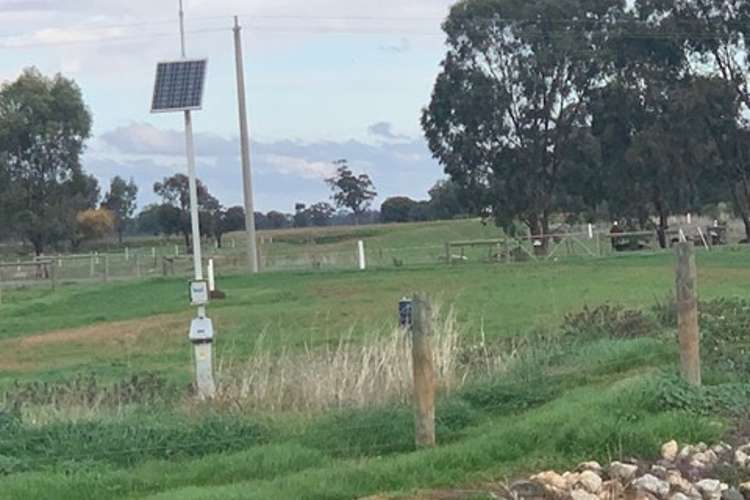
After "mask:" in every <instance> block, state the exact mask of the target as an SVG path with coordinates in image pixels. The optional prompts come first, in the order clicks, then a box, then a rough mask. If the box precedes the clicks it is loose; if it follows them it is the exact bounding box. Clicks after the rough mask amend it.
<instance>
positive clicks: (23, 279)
mask: <svg viewBox="0 0 750 500" xmlns="http://www.w3.org/2000/svg"><path fill="white" fill-rule="evenodd" d="M673 227H676V229H672V230H669V231H666V232H664V234H661V235H660V233H659V231H656V230H652V231H631V232H625V231H620V230H619V229H616V230H615V229H613V228H608V229H603V228H602V227H601V226H599V227H596V226H589V227H588V228H587V227H586V226H578V227H576V228H572V230H571V231H570V232H557V233H554V234H549V235H540V236H531V235H528V236H520V237H507V236H502V237H499V238H497V239H478V240H451V241H445V242H444V243H439V242H435V241H431V242H428V243H425V244H422V245H420V244H415V245H408V244H406V245H404V244H401V245H397V244H393V243H392V242H381V241H379V240H378V239H377V238H374V239H369V238H368V237H367V236H368V235H366V234H364V235H362V236H361V238H362V240H363V251H364V252H363V254H362V255H360V253H359V241H360V240H359V239H358V236H357V235H356V234H355V235H346V236H345V238H343V239H339V240H337V238H336V237H332V236H331V235H330V234H328V233H326V232H321V233H320V234H318V235H304V236H302V235H299V236H292V237H290V236H288V235H285V236H283V237H279V238H276V239H274V238H273V237H269V236H265V235H264V236H262V237H260V238H259V241H258V262H259V266H260V269H261V271H263V272H289V271H297V272H299V271H335V270H356V269H363V268H365V269H394V268H401V267H414V266H424V265H438V264H458V263H469V262H484V263H512V262H524V261H533V262H545V261H558V260H561V259H568V258H579V259H580V258H601V257H610V256H614V255H628V254H632V253H634V252H646V253H648V252H660V251H663V249H662V243H666V246H667V247H670V246H671V245H672V244H673V243H674V242H676V241H679V240H680V239H681V238H686V239H689V240H692V241H693V242H695V244H696V246H698V247H705V248H706V249H709V250H712V249H715V248H719V247H722V246H726V245H731V244H734V243H737V242H740V241H742V237H743V235H744V232H742V231H741V228H738V227H736V225H731V224H730V225H727V226H717V225H714V224H713V223H712V222H711V221H703V220H701V221H696V223H693V224H680V225H677V226H673ZM243 243H244V241H243V240H242V239H240V238H235V237H229V238H226V239H225V241H224V245H223V247H221V248H220V247H219V246H218V245H217V244H216V243H215V242H208V241H207V242H206V243H205V246H206V250H205V251H204V255H205V258H204V266H207V264H208V261H209V260H213V261H214V265H215V268H216V270H217V272H218V273H220V274H231V273H236V272H240V271H242V270H243V269H246V268H247V266H248V264H247V254H246V253H244V246H243ZM192 266H193V260H192V256H191V255H190V254H189V250H188V248H187V247H186V246H185V245H184V243H182V244H180V243H177V244H172V243H169V244H162V245H159V246H151V247H149V246H142V247H137V248H127V247H126V248H120V249H118V250H109V251H106V252H102V253H98V252H91V253H88V254H80V255H67V254H66V255H46V256H40V257H33V258H28V257H27V258H15V259H8V258H5V259H4V260H3V259H0V288H3V287H18V286H33V285H40V286H48V287H52V288H54V287H56V286H58V285H60V284H66V283H84V284H85V283H97V282H107V281H117V280H128V279H131V280H132V279H139V278H149V277H158V276H177V277H184V278H186V279H188V278H189V276H190V275H191V273H192Z"/></svg>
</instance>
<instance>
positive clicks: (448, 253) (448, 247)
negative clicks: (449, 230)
mask: <svg viewBox="0 0 750 500" xmlns="http://www.w3.org/2000/svg"><path fill="white" fill-rule="evenodd" d="M445 263H446V264H448V265H451V264H453V258H452V256H451V244H450V242H446V243H445Z"/></svg>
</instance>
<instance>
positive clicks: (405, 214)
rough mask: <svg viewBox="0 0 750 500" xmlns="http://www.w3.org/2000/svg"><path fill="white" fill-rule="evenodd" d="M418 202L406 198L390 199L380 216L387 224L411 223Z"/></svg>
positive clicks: (384, 203) (385, 203) (386, 201)
mask: <svg viewBox="0 0 750 500" xmlns="http://www.w3.org/2000/svg"><path fill="white" fill-rule="evenodd" d="M417 204H418V202H416V201H414V200H412V199H411V198H407V197H405V196H396V197H393V198H388V199H387V200H385V201H384V202H383V205H382V206H381V207H380V216H381V218H382V220H383V222H385V223H390V222H410V221H412V220H413V219H412V214H413V212H414V210H415V208H416V207H417Z"/></svg>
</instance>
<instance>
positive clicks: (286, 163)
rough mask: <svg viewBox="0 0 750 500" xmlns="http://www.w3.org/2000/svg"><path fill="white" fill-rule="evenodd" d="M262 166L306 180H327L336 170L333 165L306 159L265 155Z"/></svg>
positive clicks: (262, 158)
mask: <svg viewBox="0 0 750 500" xmlns="http://www.w3.org/2000/svg"><path fill="white" fill-rule="evenodd" d="M260 160H261V165H268V166H270V167H271V169H272V170H273V171H274V172H277V173H279V174H282V175H293V176H300V177H303V178H305V179H326V178H328V177H330V176H331V175H333V173H334V171H335V170H336V169H335V167H334V166H333V164H332V163H329V162H322V161H308V160H306V159H304V158H295V157H293V156H283V155H275V154H271V155H263V156H261V158H260Z"/></svg>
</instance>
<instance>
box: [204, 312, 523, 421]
mask: <svg viewBox="0 0 750 500" xmlns="http://www.w3.org/2000/svg"><path fill="white" fill-rule="evenodd" d="M433 329H434V337H433V352H434V357H435V368H436V375H437V380H438V387H439V389H440V390H442V391H444V392H450V391H453V390H456V389H458V388H460V387H462V386H463V385H464V383H465V382H466V380H467V378H468V377H469V376H470V375H471V376H475V375H480V374H486V373H488V372H495V373H496V372H498V371H502V370H503V369H507V366H508V364H509V362H510V359H508V358H507V357H506V356H498V355H494V354H490V353H489V351H487V349H486V348H485V346H484V342H481V343H480V344H479V345H474V346H467V345H465V344H464V339H465V338H466V336H465V335H464V332H463V331H462V330H461V328H460V327H459V325H458V323H457V321H456V314H455V311H454V310H453V309H452V308H451V309H448V310H447V311H445V310H441V308H440V307H434V309H433ZM264 339H265V336H262V337H261V339H260V340H259V347H258V349H257V350H256V352H257V353H258V354H255V355H254V356H253V357H251V358H250V359H247V360H246V361H245V362H242V363H232V362H225V363H224V362H223V363H220V367H219V369H218V370H217V382H218V397H217V403H219V405H221V406H225V407H233V408H236V409H238V410H242V411H261V412H270V413H275V412H301V413H314V412H321V411H325V410H329V409H334V408H353V407H354V408H362V407H369V406H380V405H385V404H391V403H408V402H409V401H410V398H411V393H412V363H411V343H410V339H409V335H408V333H407V332H405V331H403V330H401V329H398V328H397V329H394V330H390V331H383V330H382V329H381V330H377V329H374V330H372V331H370V332H368V333H367V334H366V335H365V336H364V338H362V337H360V338H357V339H355V338H354V336H353V333H352V331H349V332H347V333H346V334H344V335H342V336H341V337H340V338H339V340H338V342H337V343H335V345H333V346H331V345H328V346H326V347H323V348H320V349H315V350H313V349H305V350H304V351H303V352H301V353H298V352H288V351H284V352H282V353H280V354H279V353H272V352H270V350H268V349H264V348H263V344H264Z"/></svg>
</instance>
